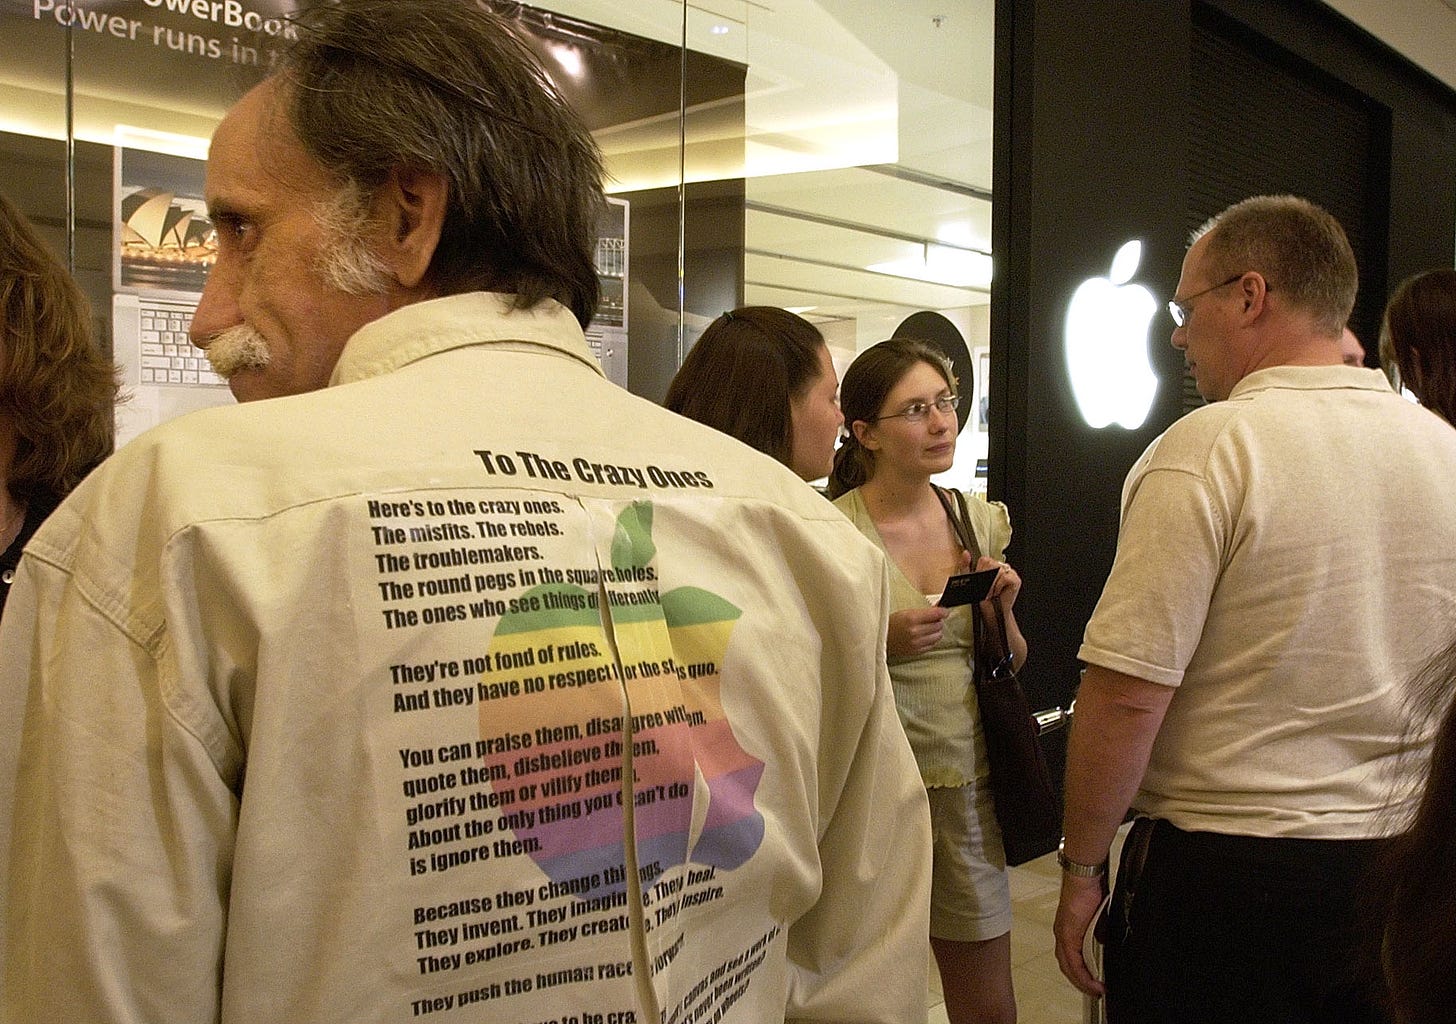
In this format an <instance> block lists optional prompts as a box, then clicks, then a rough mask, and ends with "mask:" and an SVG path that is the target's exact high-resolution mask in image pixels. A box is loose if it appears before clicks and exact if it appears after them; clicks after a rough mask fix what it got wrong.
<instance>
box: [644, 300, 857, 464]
mask: <svg viewBox="0 0 1456 1024" xmlns="http://www.w3.org/2000/svg"><path fill="white" fill-rule="evenodd" d="M838 388H839V381H838V379H837V378H836V376H835V373H834V363H833V361H831V360H830V358H829V347H828V346H827V345H825V344H824V337H823V336H822V335H821V334H820V333H819V331H818V330H816V329H815V327H814V325H813V324H811V323H809V321H807V320H805V319H804V318H803V317H800V316H796V315H795V314H793V313H790V312H789V311H788V310H786V309H778V308H777V307H774V306H744V307H742V308H741V309H735V310H732V311H731V312H728V313H724V314H723V315H722V316H720V317H719V318H718V319H716V320H714V321H713V322H712V323H711V324H709V325H708V329H707V330H705V331H704V332H703V335H702V337H700V338H699V339H698V342H697V344H696V345H694V346H693V348H692V351H690V352H689V353H688V355H687V358H686V359H684V360H683V364H682V366H681V368H679V369H678V371H677V375H676V376H674V377H673V378H672V383H671V384H669V385H668V388H667V398H666V399H665V400H664V401H663V404H664V405H666V406H667V407H668V408H669V409H671V410H672V411H673V412H675V413H679V414H680V415H683V416H686V417H688V418H689V419H693V420H697V421H698V422H699V423H706V424H707V425H708V426H710V427H713V428H714V429H715V430H721V431H722V432H723V433H725V434H728V435H729V436H731V437H736V438H738V440H740V441H742V442H743V443H744V444H747V445H749V446H750V447H753V448H757V449H758V450H759V451H761V452H763V453H764V454H765V455H771V456H773V457H774V458H775V459H777V460H778V461H780V462H782V463H783V464H784V465H785V466H788V467H789V468H790V469H792V470H793V471H794V472H795V473H797V474H798V475H799V477H800V478H802V479H804V480H818V479H820V478H822V477H824V476H827V475H828V474H829V470H830V468H831V467H832V465H833V461H834V442H835V441H836V440H837V439H838V436H839V428H840V425H841V424H842V423H843V422H844V417H842V416H841V415H840V414H839V405H838V403H837V402H836V401H835V393H836V391H837V390H838Z"/></svg>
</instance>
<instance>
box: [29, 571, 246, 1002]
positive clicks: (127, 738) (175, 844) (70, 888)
mask: <svg viewBox="0 0 1456 1024" xmlns="http://www.w3.org/2000/svg"><path fill="white" fill-rule="evenodd" d="M85 589H86V588H85V587H84V586H82V585H81V584H78V583H76V582H75V581H73V580H71V578H70V577H69V575H68V574H67V573H64V572H62V571H61V570H59V569H58V568H56V567H55V566H52V565H48V564H45V563H43V562H42V561H40V560H39V559H37V558H34V557H32V556H31V555H27V556H26V558H25V559H23V560H22V561H21V568H20V572H19V574H18V575H17V578H16V582H15V588H14V591H13V593H12V594H11V601H12V602H13V604H12V605H10V606H7V608H6V612H5V623H4V628H3V629H0V649H3V651H4V655H3V657H0V694H3V698H0V708H3V709H4V710H5V712H6V715H5V717H4V721H3V722H0V765H3V775H4V785H3V786H0V791H3V795H4V797H5V798H6V801H5V804H4V806H3V807H0V819H3V822H4V825H3V826H0V886H3V889H4V896H3V898H0V961H3V972H4V973H3V980H0V1021H4V1022H5V1024H12V1022H14V1024H19V1022H21V1021H25V1022H27V1024H63V1022H65V1024H69V1022H72V1021H83V1020H84V1021H88V1022H94V1024H104V1022H122V1021H127V1022H130V1021H141V1020H145V1021H149V1022H155V1024H167V1022H177V1024H181V1022H191V1021H210V1020H215V1019H216V1018H217V1014H218V993H219V985H220V982H221V964H222V937H223V930H224V928H225V925H226V920H225V918H226V914H225V893H226V888H227V878H228V867H227V857H228V853H229V851H230V844H231V836H232V832H233V829H234V827H235V820H236V811H237V808H236V800H235V798H234V797H233V795H232V793H231V791H230V789H229V787H228V786H227V785H226V784H225V783H224V782H223V780H222V779H221V778H220V777H219V773H218V770H217V768H216V767H215V766H214V764H213V761H212V759H211V758H209V757H208V756H207V753H206V751H205V750H204V749H203V747H202V745H201V744H200V743H198V742H197V740H196V739H195V738H194V737H193V736H192V735H191V734H190V733H189V731H188V730H187V729H185V728H183V727H181V726H179V724H178V722H177V721H176V719H175V718H174V717H173V716H172V715H171V714H170V713H169V712H168V710H167V708H166V707H164V705H163V703H162V698H161V694H162V692H163V690H164V686H162V685H161V683H160V681H159V678H158V675H159V672H158V668H159V666H158V661H157V659H156V658H155V657H154V656H153V650H154V649H155V648H149V647H148V645H146V644H144V643H143V642H141V638H139V637H136V636H134V635H130V634H129V633H128V632H127V631H126V630H125V629H124V628H123V627H122V626H121V625H120V624H119V623H118V622H117V621H116V620H115V619H114V618H112V617H111V616H110V615H109V614H107V613H106V612H105V611H103V610H102V609H101V608H100V607H98V605H97V604H95V603H93V602H92V601H91V600H89V598H88V597H87V596H86V595H85V594H84V593H83V590H85Z"/></svg>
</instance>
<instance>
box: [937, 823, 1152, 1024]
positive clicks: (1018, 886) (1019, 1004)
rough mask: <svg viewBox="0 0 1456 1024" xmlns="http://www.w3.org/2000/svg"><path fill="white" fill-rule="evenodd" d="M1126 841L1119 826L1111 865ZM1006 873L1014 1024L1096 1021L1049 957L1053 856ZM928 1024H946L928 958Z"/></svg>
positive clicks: (1055, 879)
mask: <svg viewBox="0 0 1456 1024" xmlns="http://www.w3.org/2000/svg"><path fill="white" fill-rule="evenodd" d="M1126 835H1127V826H1123V828H1122V829H1121V830H1120V831H1119V832H1118V835H1117V839H1116V841H1115V842H1114V843H1113V846H1112V859H1113V862H1114V863H1116V861H1117V855H1118V852H1119V851H1120V849H1121V846H1122V840H1123V839H1124V838H1125V837H1126ZM1010 873H1011V912H1012V916H1013V920H1012V925H1011V976H1012V979H1013V981H1014V983H1015V986H1016V1010H1017V1020H1018V1024H1083V1022H1084V1021H1094V1020H1096V1018H1095V1017H1091V1016H1088V1015H1087V1010H1086V1008H1085V1007H1084V1005H1083V999H1082V993H1080V992H1078V991H1077V990H1076V989H1074V988H1073V987H1072V985H1071V983H1070V982H1069V981H1067V980H1066V979H1065V978H1063V977H1062V972H1061V970H1060V969H1059V968H1058V967H1057V957H1056V954H1055V953H1053V952H1052V921H1053V919H1054V918H1055V917H1056V916H1057V897H1058V895H1059V894H1060V892H1061V886H1062V873H1061V869H1060V868H1058V867H1057V859H1056V854H1047V855H1046V856H1045V857H1040V858H1038V859H1037V860H1034V861H1031V862H1029V863H1027V864H1023V865H1021V866H1020V867H1015V868H1011V869H1010ZM930 1024H946V1016H945V1003H944V1001H943V1000H942V999H941V995H940V977H939V975H937V973H936V970H935V961H934V958H932V959H931V963H930Z"/></svg>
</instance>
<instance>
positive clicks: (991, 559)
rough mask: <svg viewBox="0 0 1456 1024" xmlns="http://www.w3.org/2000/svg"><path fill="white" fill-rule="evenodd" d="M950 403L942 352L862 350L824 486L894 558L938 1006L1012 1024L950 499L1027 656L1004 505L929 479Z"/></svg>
mask: <svg viewBox="0 0 1456 1024" xmlns="http://www.w3.org/2000/svg"><path fill="white" fill-rule="evenodd" d="M958 403H959V397H958V395H957V394H956V388H955V380H954V378H953V376H952V374H951V369H950V364H949V363H948V362H947V360H946V359H945V357H944V356H943V355H941V353H940V352H939V350H937V349H935V348H932V347H931V346H929V345H926V344H924V343H922V342H919V341H913V340H907V339H903V338H897V339H893V340H891V341H884V342H881V343H880V344H878V345H875V346H873V347H871V348H869V349H866V350H865V351H864V352H862V353H860V355H859V357H858V358H857V359H855V361H854V363H853V364H852V365H851V366H850V367H849V369H848V370H847V371H845V374H844V383H843V385H842V387H841V389H840V404H841V407H842V408H843V410H844V419H845V422H846V423H847V424H848V426H849V430H850V437H849V438H848V439H847V440H846V441H845V442H844V444H843V445H841V446H840V449H839V452H838V454H837V455H836V456H835V460H834V473H833V474H832V475H831V476H830V479H829V496H830V497H831V498H834V499H835V502H834V503H835V505H837V506H838V507H839V508H840V510H841V511H843V512H844V514H845V515H847V516H848V517H849V519H850V521H851V522H853V523H854V524H855V525H856V526H857V527H859V529H860V531H861V532H862V533H864V535H865V536H866V537H868V538H869V539H870V540H871V541H873V542H874V543H875V544H876V545H877V546H879V547H880V549H881V550H883V551H884V552H885V554H886V556H887V557H888V560H889V563H890V607H891V614H890V625H889V635H888V637H887V638H886V642H885V650H886V653H887V655H888V661H889V668H890V681H891V683H892V684H893V686H894V690H895V703H896V705H897V707H898V710H899V712H900V720H901V722H902V723H903V724H904V726H905V734H906V736H907V737H909V740H910V747H911V749H912V750H914V752H915V760H916V762H917V763H918V764H919V766H920V775H921V778H922V780H923V781H924V783H925V785H926V787H927V791H928V794H929V797H930V819H931V832H932V838H933V851H934V852H933V855H932V857H933V859H932V868H931V890H930V945H931V948H932V949H933V950H934V952H935V961H936V965H937V966H938V967H939V969H940V979H941V987H942V990H943V991H944V993H945V1009H946V1014H947V1016H948V1017H949V1019H950V1021H951V1024H970V1022H975V1024H990V1022H995V1024H1010V1022H1012V1021H1014V1020H1015V1019H1016V998H1015V994H1014V992H1013V990H1012V982H1011V893H1010V886H1009V883H1008V880H1007V877H1006V855H1005V853H1004V851H1003V850H1002V846H1001V831H1000V829H999V828H998V827H997V825H996V818H995V808H994V806H993V805H992V803H991V791H990V769H989V765H988V763H987V760H986V751H985V746H984V743H983V740H982V737H981V725H980V716H979V714H978V712H977V707H976V696H975V689H974V680H973V679H972V671H973V669H972V667H971V666H972V661H973V658H972V653H973V650H974V644H975V615H976V614H977V609H975V608H972V607H970V606H965V605H962V606H960V607H957V608H951V609H947V608H942V607H940V606H939V605H938V604H937V601H938V600H939V598H940V595H941V592H942V591H943V590H944V589H945V585H946V581H947V579H948V578H949V577H950V576H951V575H953V574H955V573H961V572H965V571H966V570H967V569H968V568H972V566H971V565H970V560H971V556H970V554H969V553H968V552H967V551H966V550H965V548H964V547H962V545H961V542H960V539H959V535H958V532H957V530H956V528H955V526H954V524H953V523H952V521H951V519H950V516H951V514H952V509H955V510H956V511H955V513H954V514H955V515H956V516H957V517H958V518H959V517H962V516H963V517H964V519H962V520H961V521H962V522H963V523H964V525H965V526H966V527H967V528H968V529H969V530H970V531H971V533H972V535H973V537H974V539H975V542H976V546H977V547H978V548H979V553H980V556H981V557H980V558H979V559H978V560H977V561H976V564H975V566H974V567H973V568H975V569H992V568H999V570H1000V574H999V575H998V576H997V578H996V582H995V584H994V585H993V587H992V590H991V597H990V598H989V599H988V600H986V601H984V602H982V603H981V606H980V613H981V614H982V615H987V616H989V617H990V621H992V622H994V621H995V616H994V609H993V608H992V604H991V603H992V602H993V601H996V602H999V603H1000V605H1001V610H1002V612H1003V613H1004V616H1005V620H1006V632H1007V638H1008V640H1009V642H1010V646H1011V653H1012V657H1013V659H1014V663H1015V664H1017V665H1020V664H1021V662H1022V661H1024V660H1025V658H1026V641H1025V640H1024V639H1023V638H1022V636H1021V631H1020V630H1019V629H1018V628H1017V625H1016V618H1015V616H1014V615H1013V613H1012V605H1013V604H1014V602H1015V601H1016V595H1017V593H1018V592H1019V591H1020V589H1021V579H1020V577H1019V576H1017V574H1016V572H1015V571H1014V570H1012V568H1011V567H1010V566H1008V565H1006V564H1005V563H1004V562H1002V561H1001V559H1002V558H1003V552H1004V551H1005V548H1006V544H1007V542H1008V541H1009V540H1010V539H1011V519H1010V516H1009V515H1008V514H1007V511H1006V506H1005V505H1003V504H1001V503H999V502H997V503H995V504H992V503H988V502H986V501H983V500H981V499H980V498H978V497H976V496H974V495H957V494H955V493H953V492H950V493H948V492H945V491H942V490H940V489H938V488H936V487H935V486H934V485H933V484H932V483H931V480H930V478H931V476H933V475H934V474H936V473H943V472H945V471H946V470H947V469H949V468H950V467H951V463H952V461H953V460H954V458H955V445H956V432H957V430H958V429H959V423H958V422H957V420H956V406H957V404H958ZM965 520H969V522H965Z"/></svg>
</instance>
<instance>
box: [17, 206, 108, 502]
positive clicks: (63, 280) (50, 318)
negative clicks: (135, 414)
mask: <svg viewBox="0 0 1456 1024" xmlns="http://www.w3.org/2000/svg"><path fill="white" fill-rule="evenodd" d="M0 314H3V315H4V317H5V322H4V325H3V327H0V332H3V333H0V409H3V410H4V411H5V412H7V413H9V414H10V416H11V418H12V419H13V420H14V424H15V433H16V447H15V458H14V459H13V460H12V462H11V464H10V466H9V467H8V480H9V488H10V493H11V494H12V495H14V496H15V497H16V498H17V499H20V500H22V501H23V500H27V499H29V498H30V496H31V495H32V494H33V493H36V492H37V491H49V492H51V493H53V494H56V495H65V494H66V493H67V492H69V491H70V490H71V488H73V487H75V486H76V484H78V483H79V482H80V481H81V478H82V477H84V476H85V475H86V473H87V472H89V471H90V470H91V469H92V467H94V466H95V465H96V464H97V463H98V462H100V461H101V460H102V459H104V458H106V456H107V455H109V454H111V446H112V416H113V408H112V406H113V402H114V400H115V398H116V391H117V371H116V367H115V366H114V365H113V364H112V363H110V362H108V361H107V360H106V359H105V358H104V357H103V356H102V355H101V352H100V350H99V349H98V348H97V346H96V343H95V341H94V340H93V338H92V333H91V311H90V307H89V306H88V305H87V303H86V297H85V296H84V295H82V294H81V289H80V288H78V287H77V286H76V282H75V281H74V280H73V279H72V277H71V275H70V274H68V273H66V268H65V267H63V266H61V264H60V262H59V261H58V260H57V259H56V258H55V257H54V256H52V255H51V252H50V250H49V249H47V248H46V247H45V244H44V243H43V242H41V240H40V237H39V236H38V235H37V234H36V233H35V230H34V228H32V227H31V225H30V222H29V221H27V220H26V219H25V216H24V214H22V213H21V212H20V211H19V210H17V209H16V208H15V206H14V205H12V204H11V203H10V201H9V200H7V199H6V198H5V197H4V196H0Z"/></svg>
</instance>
